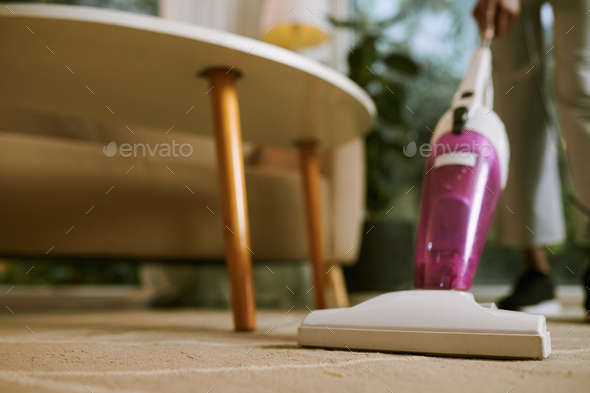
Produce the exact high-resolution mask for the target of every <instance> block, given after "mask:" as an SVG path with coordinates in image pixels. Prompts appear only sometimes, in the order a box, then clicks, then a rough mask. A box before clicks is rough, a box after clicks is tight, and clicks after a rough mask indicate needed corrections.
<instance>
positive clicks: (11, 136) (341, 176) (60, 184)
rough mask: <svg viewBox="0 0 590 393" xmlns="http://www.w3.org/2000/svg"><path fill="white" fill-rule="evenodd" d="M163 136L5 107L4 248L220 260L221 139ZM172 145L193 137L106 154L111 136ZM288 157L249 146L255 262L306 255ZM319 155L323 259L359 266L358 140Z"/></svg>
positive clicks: (13, 252)
mask: <svg viewBox="0 0 590 393" xmlns="http://www.w3.org/2000/svg"><path fill="white" fill-rule="evenodd" d="M166 131H167V130H147V129H139V128H135V127H133V126H129V128H127V127H126V126H123V125H112V124H111V125H105V124H99V123H96V122H92V121H88V120H84V119H77V118H63V117H56V116H52V115H50V114H42V113H34V112H29V111H25V110H22V109H18V108H12V107H6V106H4V107H0V179H2V192H1V193H0V206H1V207H0V222H2V226H0V231H1V233H0V255H4V256H30V257H37V256H54V257H57V256H59V257H105V258H126V259H134V260H143V261H147V260H152V261H166V260H191V261H192V260H194V261H198V260H215V259H217V260H223V259H224V255H225V249H224V245H223V236H222V233H223V232H222V231H223V230H224V229H223V225H222V219H221V211H220V204H219V190H218V178H217V172H216V167H215V151H214V145H213V140H212V139H208V138H206V137H200V136H196V135H192V134H187V133H175V132H174V130H172V131H171V132H169V133H168V134H166ZM172 140H175V141H176V143H178V144H183V143H188V144H190V145H191V146H192V147H193V154H192V156H190V157H188V158H184V157H170V158H168V157H166V158H162V157H158V155H156V157H149V155H147V154H146V157H142V156H141V151H142V149H141V148H139V149H138V155H139V156H138V157H121V156H120V155H118V154H117V155H116V156H114V157H111V158H107V157H106V156H105V155H104V154H103V147H104V146H106V145H107V144H108V143H109V142H111V141H115V142H116V143H117V146H120V145H121V144H123V143H130V144H132V145H133V144H137V143H143V144H150V145H151V146H154V145H155V144H162V143H172ZM291 154H292V153H290V152H283V151H277V150H276V149H267V148H264V147H257V146H252V145H250V144H248V143H246V144H245V146H244V156H245V161H246V186H247V197H248V210H249V215H250V229H251V245H252V246H251V247H252V252H253V253H254V256H253V259H254V260H267V261H279V260H297V259H298V260H301V259H307V258H308V255H309V253H308V248H307V239H306V227H305V216H304V209H303V198H302V192H303V191H302V185H301V179H300V176H299V173H298V171H297V168H296V163H295V162H296V161H294V160H293V159H292V157H291ZM323 161H324V162H323V163H324V164H325V165H324V168H323V177H322V184H321V186H322V189H321V190H322V205H323V214H324V217H323V223H324V232H325V241H326V254H327V260H328V261H329V263H330V264H334V265H336V266H339V265H340V264H346V263H352V262H354V261H355V259H356V256H357V252H358V250H359V248H360V247H359V246H358V244H359V241H360V239H361V225H362V220H363V212H364V193H365V187H364V150H363V145H362V141H361V140H359V139H357V140H352V141H350V142H348V143H346V144H343V145H341V146H338V147H337V148H335V149H333V150H332V151H329V152H324V153H323ZM327 270H328V269H327ZM337 270H338V269H337ZM336 273H337V274H338V272H336Z"/></svg>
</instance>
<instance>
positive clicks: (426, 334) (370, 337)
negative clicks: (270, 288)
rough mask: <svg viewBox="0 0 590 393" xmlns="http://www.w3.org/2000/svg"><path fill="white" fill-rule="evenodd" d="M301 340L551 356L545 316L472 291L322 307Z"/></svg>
mask: <svg viewBox="0 0 590 393" xmlns="http://www.w3.org/2000/svg"><path fill="white" fill-rule="evenodd" d="M299 344H300V345H302V346H304V347H328V348H342V349H347V348H349V349H357V350H369V351H388V352H406V353H421V354H432V355H448V356H449V355H450V356H471V357H490V358H522V359H535V358H545V357H547V356H548V355H549V352H550V351H551V338H550V334H549V331H548V330H547V325H546V322H545V317H544V316H542V315H534V314H527V313H522V312H516V311H506V310H498V309H496V308H495V307H490V306H489V305H488V306H487V307H482V306H481V305H479V304H477V303H476V302H475V300H474V298H473V295H472V294H471V293H469V292H460V291H439V290H414V291H401V292H392V293H387V294H385V295H381V296H377V297H376V298H373V299H371V300H368V301H366V302H364V303H361V304H359V305H357V306H354V307H351V308H341V309H330V310H317V311H313V312H312V313H311V314H309V315H308V316H307V317H306V318H305V320H304V321H303V323H302V324H301V326H300V327H299Z"/></svg>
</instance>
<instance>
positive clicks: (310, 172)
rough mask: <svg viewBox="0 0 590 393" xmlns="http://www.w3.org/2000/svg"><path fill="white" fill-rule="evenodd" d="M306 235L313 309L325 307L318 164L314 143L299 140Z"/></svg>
mask: <svg viewBox="0 0 590 393" xmlns="http://www.w3.org/2000/svg"><path fill="white" fill-rule="evenodd" d="M299 153H300V156H301V170H302V177H303V193H304V199H305V213H306V220H307V236H308V245H309V251H310V254H311V255H310V258H311V264H312V270H313V285H314V288H313V293H314V303H315V308H316V309H321V308H326V293H325V280H326V254H325V251H324V236H323V232H322V207H321V192H320V167H319V161H318V154H317V150H316V143H315V142H307V141H306V142H301V143H299Z"/></svg>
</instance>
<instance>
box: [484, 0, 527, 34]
mask: <svg viewBox="0 0 590 393" xmlns="http://www.w3.org/2000/svg"><path fill="white" fill-rule="evenodd" d="M473 16H474V17H475V20H477V24H478V25H479V31H480V32H481V36H482V37H484V38H492V37H494V36H495V37H500V36H502V35H504V34H506V32H508V30H510V29H511V28H512V26H514V24H515V23H516V21H517V20H518V17H519V16H520V0H479V1H478V2H477V5H476V6H475V9H474V10H473Z"/></svg>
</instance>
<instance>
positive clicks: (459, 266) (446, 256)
mask: <svg viewBox="0 0 590 393" xmlns="http://www.w3.org/2000/svg"><path fill="white" fill-rule="evenodd" d="M425 172H426V174H425V176H424V180H423V184H422V198H421V202H420V222H419V226H418V235H417V239H416V240H417V241H416V255H415V272H414V287H415V288H417V289H457V290H469V288H471V284H472V282H473V277H474V276H475V271H476V269H477V265H478V262H479V258H480V256H481V253H482V251H483V248H484V245H485V241H486V236H487V234H488V230H489V229H490V225H491V223H492V220H493V217H494V212H495V209H496V205H497V203H498V199H499V197H500V194H501V191H502V179H501V170H500V163H499V158H498V155H497V152H496V150H495V149H494V146H493V145H492V143H490V141H489V140H488V139H486V138H485V137H484V136H482V135H481V134H478V133H477V131H469V130H463V131H462V132H460V133H454V132H449V133H446V134H444V135H442V136H441V137H440V138H438V139H437V140H436V141H435V142H434V143H433V145H432V151H431V154H430V156H429V157H428V159H427V161H426V168H425Z"/></svg>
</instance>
